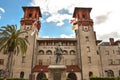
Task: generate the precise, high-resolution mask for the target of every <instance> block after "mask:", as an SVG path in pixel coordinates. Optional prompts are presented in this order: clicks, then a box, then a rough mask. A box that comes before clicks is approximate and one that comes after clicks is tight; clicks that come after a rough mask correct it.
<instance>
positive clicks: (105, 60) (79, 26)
mask: <svg viewBox="0 0 120 80" xmlns="http://www.w3.org/2000/svg"><path fill="white" fill-rule="evenodd" d="M22 8H23V11H24V15H23V18H21V21H20V24H21V30H27V31H28V34H23V35H21V36H22V37H24V38H27V39H28V40H29V42H30V45H28V50H27V53H26V54H24V55H22V54H18V55H14V57H13V64H11V65H12V66H13V67H12V72H11V73H10V74H11V75H12V77H14V78H25V79H29V80H30V79H33V80H40V79H41V78H48V76H49V70H48V67H49V65H55V59H56V52H55V48H56V46H57V45H60V47H61V48H62V58H61V61H60V64H59V65H65V66H66V78H71V79H72V80H89V77H90V76H115V77H117V76H120V41H119V40H118V41H114V39H113V38H110V41H109V42H102V40H97V39H96V32H95V31H94V27H93V24H94V22H93V20H92V19H91V17H90V12H91V10H92V8H81V7H76V8H75V10H74V12H73V18H76V19H77V21H76V22H74V23H73V27H75V34H76V38H38V32H39V31H40V28H41V27H44V26H41V23H40V21H39V19H40V17H42V14H41V11H40V8H39V7H22ZM0 53H2V52H0ZM7 57H8V56H7V55H5V54H0V77H5V76H6V75H7V72H9V71H5V69H6V64H7Z"/></svg>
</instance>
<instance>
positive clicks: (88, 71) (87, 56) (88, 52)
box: [73, 7, 99, 80]
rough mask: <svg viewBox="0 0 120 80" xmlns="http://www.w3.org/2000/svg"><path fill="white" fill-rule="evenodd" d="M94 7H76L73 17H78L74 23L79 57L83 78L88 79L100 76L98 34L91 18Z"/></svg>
mask: <svg viewBox="0 0 120 80" xmlns="http://www.w3.org/2000/svg"><path fill="white" fill-rule="evenodd" d="M91 9H92V8H79V7H76V8H75V10H74V13H73V18H75V19H77V21H76V23H74V25H77V26H78V28H77V29H76V30H75V33H76V38H77V54H78V55H77V56H78V57H77V58H78V64H79V66H80V68H81V78H82V80H84V79H85V80H88V79H89V76H91V75H95V76H99V74H98V73H99V65H98V59H99V58H98V55H97V52H96V50H97V49H96V36H95V32H94V30H93V20H92V19H91V18H90V12H91Z"/></svg>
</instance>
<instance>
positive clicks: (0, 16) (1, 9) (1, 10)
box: [0, 7, 5, 20]
mask: <svg viewBox="0 0 120 80" xmlns="http://www.w3.org/2000/svg"><path fill="white" fill-rule="evenodd" d="M1 13H5V10H4V9H3V8H1V7H0V20H1V18H2V15H1Z"/></svg>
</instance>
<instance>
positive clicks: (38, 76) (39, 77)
mask: <svg viewBox="0 0 120 80" xmlns="http://www.w3.org/2000/svg"><path fill="white" fill-rule="evenodd" d="M42 78H46V75H45V73H44V72H40V73H39V74H38V75H37V78H36V80H41V79H42Z"/></svg>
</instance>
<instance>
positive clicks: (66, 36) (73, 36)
mask: <svg viewBox="0 0 120 80" xmlns="http://www.w3.org/2000/svg"><path fill="white" fill-rule="evenodd" d="M60 37H61V38H75V34H70V35H66V34H61V35H60Z"/></svg>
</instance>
